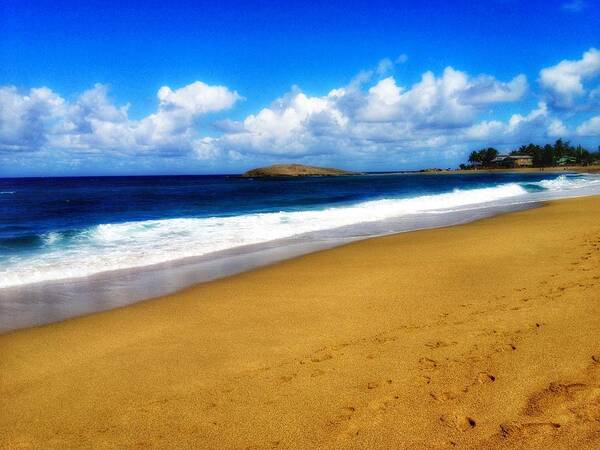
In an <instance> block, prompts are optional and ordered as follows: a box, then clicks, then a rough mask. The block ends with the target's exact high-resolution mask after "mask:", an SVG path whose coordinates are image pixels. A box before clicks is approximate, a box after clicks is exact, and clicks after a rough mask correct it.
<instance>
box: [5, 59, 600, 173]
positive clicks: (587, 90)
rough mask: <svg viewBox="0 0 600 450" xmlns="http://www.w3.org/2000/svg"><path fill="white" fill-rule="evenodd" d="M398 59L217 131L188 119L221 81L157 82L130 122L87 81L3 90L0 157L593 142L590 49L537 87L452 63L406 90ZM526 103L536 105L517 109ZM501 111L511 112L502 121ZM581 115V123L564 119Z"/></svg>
mask: <svg viewBox="0 0 600 450" xmlns="http://www.w3.org/2000/svg"><path fill="white" fill-rule="evenodd" d="M407 59H408V58H407V57H406V55H401V56H400V57H398V58H396V59H395V60H394V61H392V60H391V59H383V60H381V61H380V62H379V63H378V65H377V66H376V68H374V69H373V70H366V71H363V72H361V73H360V74H359V75H357V76H356V77H355V78H354V79H353V80H352V81H351V82H350V83H349V84H348V85H346V86H341V87H338V88H335V89H332V90H330V91H329V92H328V93H327V94H326V95H321V96H312V95H310V94H308V93H306V92H303V91H302V90H301V89H300V88H298V87H294V88H292V89H291V90H290V92H288V93H286V94H284V95H282V96H281V97H280V98H278V99H275V100H274V101H273V102H272V103H271V104H270V105H269V106H267V107H265V108H263V109H261V110H260V111H257V112H255V113H253V114H249V115H247V116H246V117H244V118H242V119H238V120H230V119H226V120H220V121H217V122H215V123H214V127H215V128H216V129H217V130H218V133H216V135H211V136H208V135H203V134H202V133H201V132H199V127H198V123H199V121H200V120H203V121H209V120H211V119H210V117H211V116H210V115H211V114H212V113H217V112H223V111H226V110H229V109H231V108H232V107H234V106H235V104H236V103H238V102H239V101H240V100H242V97H241V96H240V95H239V94H238V93H237V92H236V91H235V90H232V89H230V88H228V87H225V86H211V85H208V84H206V83H203V82H201V81H195V82H193V83H191V84H189V85H187V86H183V87H180V88H176V89H175V88H171V87H169V86H163V87H161V88H160V89H159V90H158V92H157V93H156V102H157V106H156V110H155V111H154V112H153V113H151V114H149V115H147V116H145V117H142V118H140V119H132V118H130V117H129V112H128V109H129V105H128V104H125V105H116V104H115V103H114V102H113V101H112V100H111V98H110V95H109V90H108V87H107V86H106V85H101V84H97V85H95V86H94V87H92V88H91V89H89V90H87V91H85V92H83V93H81V94H80V95H79V96H78V97H76V98H75V99H74V100H68V99H66V98H64V97H63V96H61V95H60V94H58V93H56V92H53V91H52V90H51V89H49V88H47V87H41V88H32V89H29V90H28V91H21V90H19V89H17V88H16V87H14V86H4V87H0V157H1V156H2V155H5V156H6V155H11V157H12V158H13V159H14V158H19V157H22V158H25V157H26V156H25V155H28V154H43V155H49V154H51V153H52V152H53V151H59V152H62V153H63V154H67V155H73V157H77V158H85V157H93V156H94V155H112V156H113V157H120V158H130V159H135V158H140V157H141V158H143V157H145V156H146V157H150V156H154V157H166V158H182V157H184V158H193V159H199V160H204V161H212V162H214V161H220V162H223V163H224V164H226V163H227V161H237V162H239V161H248V162H249V163H250V162H252V161H254V160H265V161H266V160H273V161H275V160H290V159H301V158H308V159H311V158H312V159H324V160H335V161H344V160H352V161H360V160H361V159H362V160H364V161H373V160H376V159H379V160H385V158H388V157H390V156H392V157H394V158H395V161H399V162H407V161H408V162H410V161H411V160H413V161H414V160H418V159H419V158H421V159H422V158H426V157H427V156H428V155H429V156H435V155H438V156H440V157H441V158H442V159H444V158H445V159H448V158H450V157H451V156H452V155H458V154H463V153H464V152H465V151H466V150H467V149H469V148H472V147H473V146H476V145H480V144H481V145H513V144H520V143H523V142H525V141H530V140H544V139H553V138H558V137H564V138H569V137H588V138H589V137H592V138H593V137H598V136H600V115H596V114H594V113H595V112H596V113H597V112H598V106H599V105H600V101H599V100H600V88H599V87H598V85H594V83H595V82H596V80H597V77H598V75H599V74H600V51H598V50H596V49H594V48H591V49H589V50H588V51H586V52H585V53H583V55H582V56H581V58H580V59H577V60H563V61H561V62H559V63H557V64H556V65H554V66H551V67H546V68H543V69H542V70H540V72H539V78H538V80H537V86H539V89H538V88H537V86H536V85H534V86H530V84H529V83H528V80H527V77H526V76H525V75H524V74H515V75H514V77H513V78H511V79H507V80H500V79H497V78H496V77H494V76H492V75H486V74H482V75H470V74H468V73H466V72H464V71H461V70H458V69H455V68H453V67H446V68H445V69H444V70H443V71H442V72H441V73H439V74H436V73H433V72H431V71H427V72H425V73H423V74H422V75H421V77H420V79H419V80H418V81H416V82H415V83H413V84H412V85H405V84H403V83H402V82H401V81H400V80H399V79H398V78H397V77H396V76H394V75H392V73H393V72H394V68H395V67H396V66H397V65H399V64H403V63H405V62H406V61H407ZM535 97H537V98H538V100H537V105H535V106H533V107H529V110H528V111H527V109H525V111H524V108H526V105H528V104H530V103H531V100H533V99H535ZM534 104H535V102H534ZM511 107H514V108H517V110H518V111H520V112H518V113H514V114H512V115H510V114H508V115H507V114H506V110H507V109H510V108H511ZM495 108H500V109H501V110H502V111H503V112H504V114H503V115H500V114H497V113H496V109H495ZM582 111H583V112H586V114H587V116H585V117H583V118H581V119H580V120H579V123H572V122H573V120H574V119H573V117H575V116H574V115H576V114H578V113H581V112H582ZM490 116H496V117H503V119H500V118H490ZM569 122H571V123H570V124H569ZM19 155H21V156H19Z"/></svg>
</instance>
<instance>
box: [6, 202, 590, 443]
mask: <svg viewBox="0 0 600 450" xmlns="http://www.w3.org/2000/svg"><path fill="white" fill-rule="evenodd" d="M599 318H600V197H588V198H581V199H572V200H563V201H557V202H552V203H550V204H549V205H547V206H544V207H542V208H539V209H534V210H527V211H521V212H515V213H511V214H507V215H503V216H498V217H494V218H490V219H485V220H482V221H479V222H475V223H471V224H467V225H461V226H456V227H450V228H444V229H435V230H425V231H417V232H411V233H406V234H399V235H394V236H387V237H380V238H374V239H369V240H366V241H361V242H357V243H353V244H349V245H346V246H343V247H338V248H335V249H332V250H326V251H322V252H319V253H314V254H311V255H307V256H303V257H299V258H296V259H293V260H288V261H285V262H282V263H278V264H275V265H273V266H270V267H267V268H262V269H257V270H254V271H251V272H247V273H244V274H241V275H236V276H233V277H230V278H225V279H221V280H217V281H214V282H210V283H206V284H203V285H199V286H196V287H192V288H190V289H187V290H185V291H182V292H180V293H178V294H174V295H169V296H166V297H162V298H159V299H155V300H150V301H146V302H141V303H138V304H135V305H131V306H128V307H125V308H120V309H116V310H112V311H108V312H103V313H98V314H94V315H90V316H85V317H81V318H76V319H71V320H67V321H64V322H61V323H57V324H52V325H46V326H42V327H38V328H32V329H28V330H22V331H18V332H14V333H9V334H5V335H2V336H0V402H1V404H2V407H1V408H0V447H1V448H11V449H12V448H115V447H119V448H190V447H194V448H453V447H457V448H598V446H600V320H599Z"/></svg>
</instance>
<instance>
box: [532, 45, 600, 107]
mask: <svg viewBox="0 0 600 450" xmlns="http://www.w3.org/2000/svg"><path fill="white" fill-rule="evenodd" d="M599 74H600V50H596V49H595V48H591V49H589V50H588V51H587V52H585V53H584V54H583V56H582V57H581V59H579V60H576V61H572V60H563V61H561V62H560V63H558V64H557V65H555V66H552V67H547V68H545V69H542V70H541V71H540V84H541V86H542V88H543V89H544V90H545V91H546V93H547V95H548V98H549V101H550V104H551V105H552V106H554V107H557V108H573V107H574V106H575V103H576V101H577V100H579V99H581V98H584V99H585V94H586V90H585V87H584V81H588V80H592V79H593V78H595V77H596V76H597V75H599Z"/></svg>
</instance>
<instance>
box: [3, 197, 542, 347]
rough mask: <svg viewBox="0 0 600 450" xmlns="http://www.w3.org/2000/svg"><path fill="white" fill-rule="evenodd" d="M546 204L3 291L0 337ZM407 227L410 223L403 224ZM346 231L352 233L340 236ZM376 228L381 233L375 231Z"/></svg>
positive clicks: (302, 239) (305, 237) (319, 235)
mask: <svg viewBox="0 0 600 450" xmlns="http://www.w3.org/2000/svg"><path fill="white" fill-rule="evenodd" d="M543 203H544V202H543V201H535V200H531V201H529V202H527V203H514V204H513V203H510V204H507V205H502V206H493V207H492V206H484V207H476V208H473V209H472V210H469V213H468V214H467V213H466V212H465V211H463V212H462V213H461V214H456V215H455V214H452V213H448V214H447V216H444V217H442V216H423V217H418V218H416V219H415V218H413V217H411V216H410V215H409V216H404V217H402V216H401V217H399V218H396V219H392V220H390V222H397V223H398V224H400V225H398V224H397V225H396V227H395V228H394V229H393V230H389V229H386V225H387V224H388V221H379V222H372V223H369V224H370V229H371V232H370V233H369V234H362V235H356V234H355V233H353V230H355V229H357V227H358V228H360V227H361V225H363V223H358V224H355V225H350V226H346V227H341V228H334V229H330V230H322V231H320V232H316V233H307V234H301V235H296V236H294V237H292V238H287V239H280V240H275V241H268V242H265V243H261V244H251V245H246V246H243V247H234V248H231V249H227V250H223V251H219V252H215V253H211V254H207V255H201V256H191V257H186V258H181V259H175V260H171V261H167V262H163V263H158V264H153V265H150V266H141V267H133V268H129V269H117V270H113V271H108V272H100V273H97V274H94V275H90V276H87V277H77V278H69V279H59V280H48V281H41V282H37V283H32V284H26V285H22V286H12V287H7V288H3V289H0V336H1V335H2V334H5V333H10V332H12V331H17V330H21V329H27V328H31V327H37V326H43V325H47V324H52V323H56V322H60V321H63V320H68V319H71V318H76V317H82V316H86V315H89V314H94V313H98V312H103V311H110V310H113V309H117V308H121V307H124V306H128V305H132V304H135V303H138V302H143V301H147V300H152V299H155V298H157V297H163V296H166V295H173V294H177V293H179V292H181V291H184V290H186V289H189V288H193V287H195V286H199V285H201V284H204V283H208V282H211V281H214V280H219V279H223V278H228V277H231V276H235V275H239V274H242V273H245V272H248V271H252V270H255V269H260V268H264V267H269V266H271V265H273V264H277V263H279V262H282V261H286V260H290V259H294V258H298V257H301V256H304V255H309V254H312V253H317V252H320V251H324V250H328V249H332V248H336V247H341V246H344V245H347V244H349V243H352V242H356V241H362V240H368V239H373V238H378V237H384V236H392V235H395V234H400V233H411V232H414V231H420V230H428V229H438V228H447V227H452V226H459V225H463V224H466V223H471V222H476V221H479V220H483V219H486V218H489V217H494V216H498V215H503V214H509V213H511V212H515V211H520V210H526V209H533V208H538V207H540V205H542V204H543ZM415 220H416V221H415ZM403 223H405V225H402V224H403ZM344 229H347V230H348V231H346V232H345V233H342V234H339V233H340V231H341V230H344ZM377 229H379V231H374V230H377ZM336 232H337V233H336ZM332 233H333V234H334V235H332ZM107 299H110V300H107ZM54 305H58V306H54Z"/></svg>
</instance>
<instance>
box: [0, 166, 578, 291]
mask: <svg viewBox="0 0 600 450" xmlns="http://www.w3.org/2000/svg"><path fill="white" fill-rule="evenodd" d="M559 176H560V175H559V174H550V173H534V174H467V175H454V174H453V175H418V174H410V175H406V174H404V175H392V174H385V175H381V174H378V175H365V176H355V177H331V178H328V177H315V178H298V179H244V178H237V177H230V176H151V177H85V178H28V179H0V288H1V287H3V286H11V285H18V284H26V283H30V282H35V281H41V280H46V279H59V278H61V277H63V276H64V277H73V276H85V275H89V274H92V273H96V272H100V271H106V270H114V269H119V268H127V267H137V266H141V265H144V264H145V263H147V264H152V263H156V262H162V261H165V260H170V259H177V258H179V257H185V256H191V255H200V254H206V253H210V252H211V251H218V250H223V249H227V248H231V247H235V246H236V245H245V244H252V243H257V242H265V241H269V240H270V239H279V238H282V237H289V236H290V235H293V234H294V233H295V232H298V233H301V232H307V231H314V230H319V229H328V228H335V227H336V226H344V225H348V224H352V223H358V222H362V221H369V220H381V219H385V218H389V217H394V215H402V214H416V213H427V212H430V211H432V210H439V209H440V208H444V207H445V206H446V205H447V206H448V207H449V208H451V207H455V206H456V207H459V206H464V205H473V204H480V203H485V202H486V201H489V202H493V201H495V200H497V199H500V198H507V197H519V196H522V197H524V196H526V194H527V193H530V192H536V191H541V190H546V189H549V188H553V189H554V188H555V187H556V189H555V190H560V189H561V186H567V187H568V184H569V183H568V182H570V181H571V180H569V179H565V176H564V175H562V178H560V179H559ZM573 177H574V178H573V179H576V178H577V177H578V176H573ZM553 180H554V181H553ZM561 180H562V181H561ZM548 183H550V184H548ZM552 183H554V184H556V186H554V185H553V184H552ZM565 183H566V184H565ZM421 205H422V206H421Z"/></svg>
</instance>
